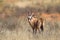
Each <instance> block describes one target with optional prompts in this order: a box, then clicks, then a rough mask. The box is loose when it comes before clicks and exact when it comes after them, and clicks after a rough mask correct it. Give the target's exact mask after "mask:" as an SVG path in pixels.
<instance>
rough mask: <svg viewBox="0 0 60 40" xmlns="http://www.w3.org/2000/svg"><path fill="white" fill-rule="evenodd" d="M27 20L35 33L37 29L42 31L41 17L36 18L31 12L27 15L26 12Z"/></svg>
mask: <svg viewBox="0 0 60 40" xmlns="http://www.w3.org/2000/svg"><path fill="white" fill-rule="evenodd" d="M28 22H29V24H30V26H31V28H32V30H33V33H35V34H36V33H37V31H38V32H40V31H43V19H42V18H39V19H38V18H37V17H36V16H34V13H32V14H31V15H29V13H28Z"/></svg>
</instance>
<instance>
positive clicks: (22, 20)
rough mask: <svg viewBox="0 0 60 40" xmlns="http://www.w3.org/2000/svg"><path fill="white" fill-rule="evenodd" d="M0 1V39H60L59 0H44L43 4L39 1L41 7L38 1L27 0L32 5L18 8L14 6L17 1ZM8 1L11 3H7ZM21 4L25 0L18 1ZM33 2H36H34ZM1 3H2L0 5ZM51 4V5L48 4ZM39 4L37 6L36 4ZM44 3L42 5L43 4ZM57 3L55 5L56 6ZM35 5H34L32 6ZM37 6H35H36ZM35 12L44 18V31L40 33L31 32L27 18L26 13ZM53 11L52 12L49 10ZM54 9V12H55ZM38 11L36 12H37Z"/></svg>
mask: <svg viewBox="0 0 60 40" xmlns="http://www.w3.org/2000/svg"><path fill="white" fill-rule="evenodd" d="M17 1H18V0H17ZM6 2H7V0H4V2H0V3H1V5H0V9H1V11H0V40H59V39H60V31H59V30H60V18H59V17H60V14H59V13H58V12H60V9H59V8H60V6H58V5H59V3H60V2H59V0H58V1H56V3H57V4H58V5H57V4H56V3H55V2H54V3H53V2H52V3H53V4H52V3H50V2H51V1H50V2H47V0H46V1H44V2H43V4H42V2H41V4H42V5H41V8H40V4H39V3H38V2H40V1H39V0H38V1H35V0H33V1H32V0H29V2H30V3H29V4H32V5H33V7H31V6H30V7H29V6H27V7H24V8H20V7H17V6H15V5H14V4H15V3H17V2H16V1H15V2H14V0H13V1H12V2H11V1H9V2H7V3H8V4H7V3H6ZM10 2H11V3H12V5H9V4H10ZM20 2H22V3H23V4H24V3H26V0H25V1H24V0H23V1H22V0H21V1H20ZM35 2H37V3H36V4H35ZM2 4H3V5H2ZM45 4H46V6H45ZM48 4H52V5H53V6H52V5H50V6H49V5H48ZM38 5H39V6H38ZM43 5H44V6H43ZM56 5H57V6H56ZM34 6H35V7H34ZM36 6H37V7H36ZM28 11H29V12H35V15H36V14H38V13H39V14H40V13H41V14H40V15H39V16H38V15H37V16H38V17H42V18H43V19H44V31H43V32H42V31H41V33H37V34H36V35H35V34H33V32H32V29H31V27H30V25H29V23H28V20H27V13H28ZM51 11H53V12H51ZM55 11H56V12H55ZM37 12H38V13H37Z"/></svg>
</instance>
